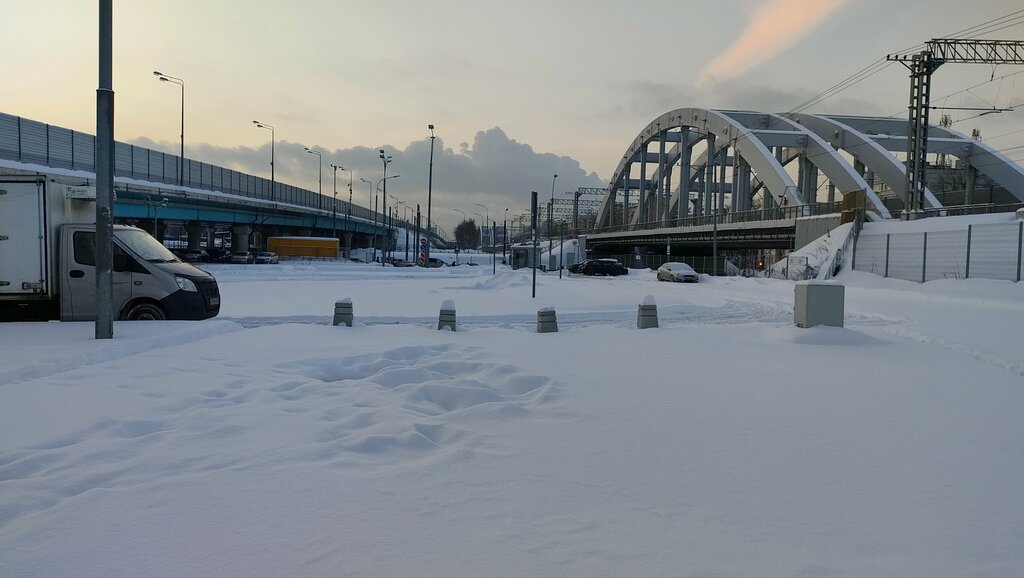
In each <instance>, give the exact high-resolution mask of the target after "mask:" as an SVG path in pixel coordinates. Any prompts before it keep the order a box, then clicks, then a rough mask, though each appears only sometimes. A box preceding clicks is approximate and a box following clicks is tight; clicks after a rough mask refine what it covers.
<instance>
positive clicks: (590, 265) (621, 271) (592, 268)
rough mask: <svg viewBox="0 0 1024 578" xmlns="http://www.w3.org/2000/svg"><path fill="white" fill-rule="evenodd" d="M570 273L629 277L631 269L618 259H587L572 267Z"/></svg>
mask: <svg viewBox="0 0 1024 578" xmlns="http://www.w3.org/2000/svg"><path fill="white" fill-rule="evenodd" d="M569 272H570V273H577V274H580V275H628V274H629V269H626V268H625V267H624V266H623V265H622V263H619V262H618V260H616V259H587V260H586V261H580V262H579V263H576V264H575V265H570V266H569Z"/></svg>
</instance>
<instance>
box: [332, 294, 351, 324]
mask: <svg viewBox="0 0 1024 578" xmlns="http://www.w3.org/2000/svg"><path fill="white" fill-rule="evenodd" d="M352 321H353V315H352V298H351V297H346V298H344V299H342V300H340V301H335V302H334V320H333V324H334V326H335V327H337V326H338V325H344V326H346V327H352Z"/></svg>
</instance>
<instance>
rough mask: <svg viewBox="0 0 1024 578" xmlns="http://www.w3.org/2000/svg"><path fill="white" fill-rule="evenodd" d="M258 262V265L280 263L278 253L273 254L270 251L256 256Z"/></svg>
mask: <svg viewBox="0 0 1024 578" xmlns="http://www.w3.org/2000/svg"><path fill="white" fill-rule="evenodd" d="M256 262H257V263H277V262H278V258H277V253H273V252H270V251H264V252H262V253H260V254H258V255H256Z"/></svg>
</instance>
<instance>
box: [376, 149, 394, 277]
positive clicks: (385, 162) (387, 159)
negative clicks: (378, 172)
mask: <svg viewBox="0 0 1024 578" xmlns="http://www.w3.org/2000/svg"><path fill="white" fill-rule="evenodd" d="M380 162H381V163H382V164H383V165H384V178H382V179H381V180H380V181H381V182H382V183H384V192H383V194H384V201H385V202H387V198H388V165H389V164H391V156H390V155H385V154H384V149H380ZM378 186H380V185H378ZM381 240H383V238H382V239H381ZM380 266H381V267H383V266H384V259H381V260H380Z"/></svg>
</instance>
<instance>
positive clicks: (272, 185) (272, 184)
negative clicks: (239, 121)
mask: <svg viewBox="0 0 1024 578" xmlns="http://www.w3.org/2000/svg"><path fill="white" fill-rule="evenodd" d="M252 123H253V124H254V125H256V128H265V129H267V130H269V131H270V200H271V201H273V200H274V189H275V188H277V181H275V180H274V140H275V138H274V127H272V126H270V125H269V124H267V123H265V122H260V121H258V120H254V121H252Z"/></svg>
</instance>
